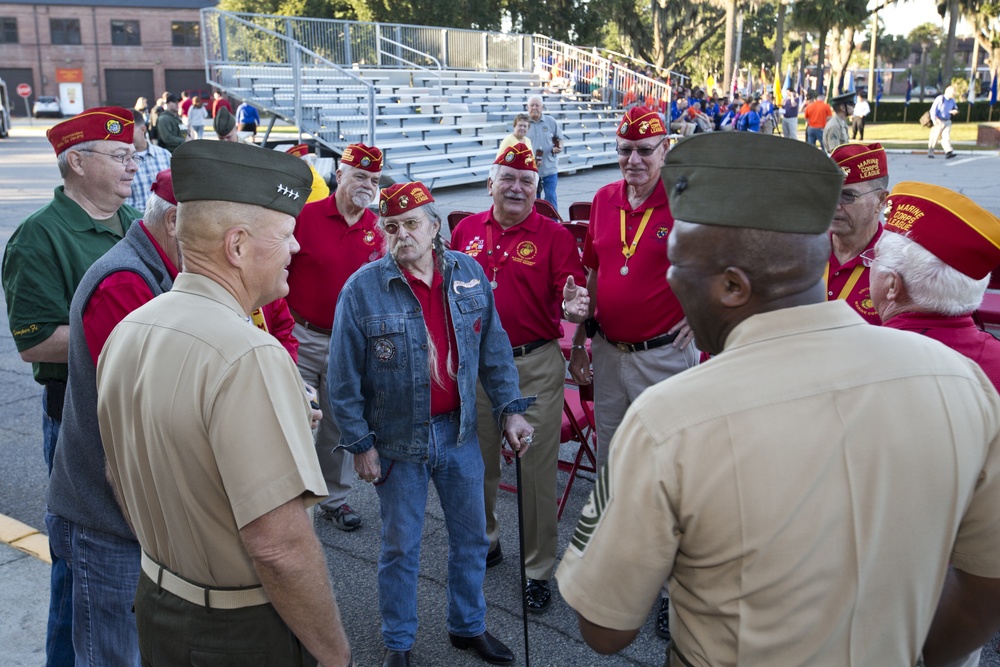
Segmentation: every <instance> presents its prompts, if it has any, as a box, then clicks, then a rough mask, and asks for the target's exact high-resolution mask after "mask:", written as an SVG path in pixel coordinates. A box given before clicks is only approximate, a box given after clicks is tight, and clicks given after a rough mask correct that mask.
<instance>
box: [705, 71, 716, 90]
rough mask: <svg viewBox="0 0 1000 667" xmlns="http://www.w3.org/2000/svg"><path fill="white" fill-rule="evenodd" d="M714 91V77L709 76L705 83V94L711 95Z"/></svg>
mask: <svg viewBox="0 0 1000 667" xmlns="http://www.w3.org/2000/svg"><path fill="white" fill-rule="evenodd" d="M714 89H715V77H714V76H712V75H711V74H709V75H708V81H706V82H705V92H706V93H708V94H709V95H711V94H712V91H713V90H714Z"/></svg>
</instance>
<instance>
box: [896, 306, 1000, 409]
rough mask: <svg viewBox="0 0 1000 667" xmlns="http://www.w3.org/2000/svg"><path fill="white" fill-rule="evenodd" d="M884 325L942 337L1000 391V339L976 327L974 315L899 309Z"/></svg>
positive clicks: (937, 338) (941, 340)
mask: <svg viewBox="0 0 1000 667" xmlns="http://www.w3.org/2000/svg"><path fill="white" fill-rule="evenodd" d="M884 326H887V327H889V328H891V329H901V330H903V331H914V332H916V333H918V334H922V335H924V336H927V337H928V338H933V339H934V340H936V341H940V342H942V343H944V344H945V345H947V346H948V347H950V348H951V349H953V350H955V351H956V352H958V353H959V354H962V355H964V356H966V357H968V358H969V359H972V360H973V361H974V362H976V363H977V364H979V367H980V368H982V369H983V372H984V373H986V377H988V378H989V379H990V382H992V383H993V386H994V387H996V389H997V391H1000V340H997V339H996V338H994V337H993V336H991V335H990V334H988V333H986V332H985V331H981V330H980V329H979V328H978V327H976V323H975V322H974V321H973V319H972V316H971V315H959V316H957V317H948V316H947V315H937V314H934V313H900V314H899V315H896V316H895V317H892V318H890V319H889V321H888V322H886V323H885V325H884Z"/></svg>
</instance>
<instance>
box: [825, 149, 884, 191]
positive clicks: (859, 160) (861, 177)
mask: <svg viewBox="0 0 1000 667" xmlns="http://www.w3.org/2000/svg"><path fill="white" fill-rule="evenodd" d="M830 157H831V158H833V161H834V162H836V163H837V166H838V167H840V168H841V170H843V172H844V175H845V176H846V177H847V178H845V179H844V185H850V184H851V183H861V182H862V181H871V180H874V179H876V178H882V177H883V176H888V175H889V164H888V162H887V161H886V157H885V149H884V148H882V144H878V143H876V144H867V145H866V144H842V145H840V146H837V147H836V148H834V149H833V152H832V153H831V154H830Z"/></svg>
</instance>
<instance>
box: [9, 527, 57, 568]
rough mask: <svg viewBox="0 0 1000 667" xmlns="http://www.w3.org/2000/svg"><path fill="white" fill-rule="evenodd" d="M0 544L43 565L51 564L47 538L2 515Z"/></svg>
mask: <svg viewBox="0 0 1000 667" xmlns="http://www.w3.org/2000/svg"><path fill="white" fill-rule="evenodd" d="M0 542H3V543H4V544H6V545H8V546H11V547H14V548H15V549H17V550H18V551H23V552H24V553H26V554H28V555H29V556H34V557H35V558H37V559H38V560H40V561H42V562H44V563H48V564H49V565H51V564H52V557H51V556H50V555H49V538H48V537H46V536H45V535H44V534H42V533H41V532H39V531H37V530H35V529H34V528H32V527H31V526H29V525H28V524H26V523H21V522H20V521H18V520H17V519H12V518H10V517H9V516H6V515H4V514H0Z"/></svg>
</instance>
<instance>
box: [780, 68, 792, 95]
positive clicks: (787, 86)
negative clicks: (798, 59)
mask: <svg viewBox="0 0 1000 667" xmlns="http://www.w3.org/2000/svg"><path fill="white" fill-rule="evenodd" d="M781 87H782V89H783V90H791V89H792V66H791V65H789V66H788V69H787V70H785V83H784V84H782V86H781Z"/></svg>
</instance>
